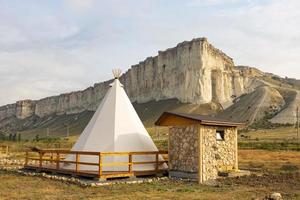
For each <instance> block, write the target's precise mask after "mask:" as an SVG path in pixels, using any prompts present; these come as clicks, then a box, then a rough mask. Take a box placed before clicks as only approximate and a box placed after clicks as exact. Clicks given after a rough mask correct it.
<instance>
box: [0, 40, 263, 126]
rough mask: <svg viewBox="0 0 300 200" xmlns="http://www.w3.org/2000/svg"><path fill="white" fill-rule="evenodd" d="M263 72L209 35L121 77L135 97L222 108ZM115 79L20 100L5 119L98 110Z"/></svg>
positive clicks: (1, 114) (0, 111) (0, 114)
mask: <svg viewBox="0 0 300 200" xmlns="http://www.w3.org/2000/svg"><path fill="white" fill-rule="evenodd" d="M256 76H260V74H259V73H256V72H255V71H254V72H253V69H252V68H248V67H235V66H234V62H233V60H232V58H230V57H228V56H227V55H225V54H224V53H223V52H222V51H220V50H218V49H216V48H214V47H213V46H212V45H211V44H210V43H209V42H208V41H207V39H206V38H198V39H193V40H192V41H189V42H182V43H180V44H178V45H177V46H176V47H174V48H170V49H167V50H165V51H159V52H158V55H157V56H155V57H149V58H147V59H146V60H144V61H142V62H140V63H139V64H137V65H134V66H132V67H131V68H130V69H129V70H128V71H127V72H125V73H124V74H123V75H122V77H121V78H120V80H121V82H122V83H123V84H124V86H125V90H126V92H127V94H128V95H129V97H130V99H131V101H132V102H137V103H144V102H148V101H151V100H156V101H159V100H164V99H171V98H176V99H178V100H179V101H181V102H183V103H193V104H204V103H210V102H217V103H220V104H221V105H222V106H223V108H226V107H228V106H229V105H231V104H232V102H233V99H234V98H236V97H238V96H240V95H242V94H244V93H245V92H249V91H251V90H253V89H254V86H255V84H253V80H254V79H253V78H254V77H256ZM109 83H110V81H106V82H102V83H97V84H95V85H94V86H93V87H89V88H87V89H85V90H83V91H76V92H71V93H67V94H61V95H58V96H52V97H47V98H44V99H40V100H36V101H33V100H25V101H18V102H17V103H15V104H11V105H6V106H2V107H0V121H1V120H3V119H5V118H9V117H14V116H15V117H17V118H19V119H24V118H27V117H30V116H32V115H37V116H39V117H44V116H47V115H51V114H56V115H60V114H65V113H66V114H71V113H79V112H82V111H84V110H95V109H96V108H97V106H98V104H99V103H100V101H101V99H102V98H103V96H104V94H105V93H106V90H107V89H108V85H109Z"/></svg>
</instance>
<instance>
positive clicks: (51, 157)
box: [50, 153, 53, 165]
mask: <svg viewBox="0 0 300 200" xmlns="http://www.w3.org/2000/svg"><path fill="white" fill-rule="evenodd" d="M50 159H51V161H50V163H51V165H52V164H53V153H51V156H50Z"/></svg>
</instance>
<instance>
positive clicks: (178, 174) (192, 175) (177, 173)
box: [169, 171, 198, 180]
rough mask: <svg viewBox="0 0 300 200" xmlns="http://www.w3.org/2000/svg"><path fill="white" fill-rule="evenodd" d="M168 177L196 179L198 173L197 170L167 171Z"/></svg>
mask: <svg viewBox="0 0 300 200" xmlns="http://www.w3.org/2000/svg"><path fill="white" fill-rule="evenodd" d="M169 178H182V179H190V180H197V179H198V173H197V172H183V171H169Z"/></svg>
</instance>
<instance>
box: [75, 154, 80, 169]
mask: <svg viewBox="0 0 300 200" xmlns="http://www.w3.org/2000/svg"><path fill="white" fill-rule="evenodd" d="M78 162H80V154H79V153H76V164H75V165H76V167H75V171H76V172H78V171H79V163H78Z"/></svg>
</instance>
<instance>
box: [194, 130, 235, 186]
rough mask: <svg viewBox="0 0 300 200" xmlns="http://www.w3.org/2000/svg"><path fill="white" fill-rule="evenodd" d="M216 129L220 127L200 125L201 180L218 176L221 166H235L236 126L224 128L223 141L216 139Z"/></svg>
mask: <svg viewBox="0 0 300 200" xmlns="http://www.w3.org/2000/svg"><path fill="white" fill-rule="evenodd" d="M216 129H220V127H213V126H202V127H201V129H200V131H201V132H202V137H203V139H202V145H203V147H202V148H203V154H202V156H203V157H202V170H203V173H202V174H203V181H206V180H210V179H215V178H217V177H218V171H219V170H220V169H221V168H222V167H223V166H232V167H233V168H234V167H235V164H236V153H237V149H236V136H237V129H236V128H226V127H225V128H224V131H225V135H224V136H225V137H224V141H217V139H216Z"/></svg>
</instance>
